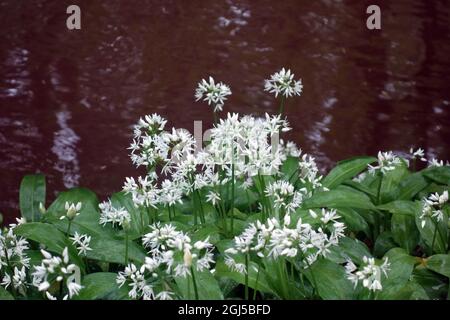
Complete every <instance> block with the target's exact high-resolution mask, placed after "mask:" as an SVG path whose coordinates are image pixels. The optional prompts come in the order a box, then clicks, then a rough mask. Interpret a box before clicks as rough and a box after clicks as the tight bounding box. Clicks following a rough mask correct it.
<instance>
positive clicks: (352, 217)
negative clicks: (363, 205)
mask: <svg viewBox="0 0 450 320" xmlns="http://www.w3.org/2000/svg"><path fill="white" fill-rule="evenodd" d="M336 209H337V212H338V214H339V215H340V216H341V217H342V219H343V220H344V222H345V225H346V226H347V227H348V228H349V229H350V230H351V231H356V232H359V231H362V232H364V233H365V234H366V236H370V227H369V224H368V223H367V221H366V220H365V219H364V218H363V217H362V216H361V215H360V214H359V213H358V211H357V210H355V209H353V208H336Z"/></svg>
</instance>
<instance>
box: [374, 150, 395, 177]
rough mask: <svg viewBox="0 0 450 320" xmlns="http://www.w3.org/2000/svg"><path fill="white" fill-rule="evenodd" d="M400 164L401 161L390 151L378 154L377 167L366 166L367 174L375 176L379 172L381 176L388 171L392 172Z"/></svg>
mask: <svg viewBox="0 0 450 320" xmlns="http://www.w3.org/2000/svg"><path fill="white" fill-rule="evenodd" d="M401 163H402V160H401V159H400V158H399V157H397V156H396V155H395V154H393V153H392V151H388V152H381V151H379V152H378V165H377V166H372V165H370V164H369V165H368V168H369V173H371V174H375V173H377V172H381V173H382V174H386V173H387V172H389V171H392V170H394V169H395V168H396V167H397V166H398V165H400V164H401Z"/></svg>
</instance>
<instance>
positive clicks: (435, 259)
mask: <svg viewBox="0 0 450 320" xmlns="http://www.w3.org/2000/svg"><path fill="white" fill-rule="evenodd" d="M426 267H427V268H428V269H430V270H432V271H434V272H437V273H439V274H442V275H444V276H446V277H447V278H450V254H436V255H434V256H431V257H429V258H428V259H427V260H426Z"/></svg>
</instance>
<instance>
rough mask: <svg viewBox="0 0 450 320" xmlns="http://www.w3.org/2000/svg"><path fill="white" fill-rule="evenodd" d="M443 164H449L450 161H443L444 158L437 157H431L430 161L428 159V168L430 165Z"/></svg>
mask: <svg viewBox="0 0 450 320" xmlns="http://www.w3.org/2000/svg"><path fill="white" fill-rule="evenodd" d="M444 166H450V162H448V161H447V162H446V163H444V160H438V159H435V158H433V159H431V160H430V161H428V168H432V167H444Z"/></svg>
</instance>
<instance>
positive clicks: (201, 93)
mask: <svg viewBox="0 0 450 320" xmlns="http://www.w3.org/2000/svg"><path fill="white" fill-rule="evenodd" d="M229 95H231V90H230V87H229V86H227V85H226V84H223V83H222V82H218V83H215V81H214V79H213V78H212V77H209V81H206V80H205V79H203V80H202V81H201V82H200V83H199V84H198V87H197V89H196V90H195V99H196V100H197V101H199V100H202V99H203V101H206V102H208V105H212V106H213V108H214V112H218V111H222V108H223V105H224V103H225V100H227V96H229Z"/></svg>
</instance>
